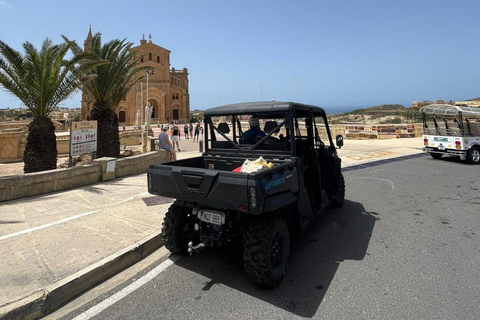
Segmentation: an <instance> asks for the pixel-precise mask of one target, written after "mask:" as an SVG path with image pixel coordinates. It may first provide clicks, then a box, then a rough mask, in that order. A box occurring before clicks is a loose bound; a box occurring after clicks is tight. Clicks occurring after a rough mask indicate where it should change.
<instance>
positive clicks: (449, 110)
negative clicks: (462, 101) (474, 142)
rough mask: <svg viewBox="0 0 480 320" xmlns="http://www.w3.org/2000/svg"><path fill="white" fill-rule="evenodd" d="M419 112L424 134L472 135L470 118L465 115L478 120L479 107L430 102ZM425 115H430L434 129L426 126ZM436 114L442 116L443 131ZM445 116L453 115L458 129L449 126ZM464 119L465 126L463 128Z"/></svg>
mask: <svg viewBox="0 0 480 320" xmlns="http://www.w3.org/2000/svg"><path fill="white" fill-rule="evenodd" d="M420 112H421V113H422V120H423V130H424V132H425V133H426V134H437V135H442V134H446V135H449V134H454V135H457V134H460V135H472V134H474V132H473V130H472V129H471V126H470V120H469V119H468V118H467V117H469V118H475V119H477V121H480V108H471V107H464V106H453V105H449V104H431V105H428V106H425V107H422V108H420ZM427 115H431V116H432V121H433V124H434V126H435V129H434V130H430V129H429V128H428V124H427ZM436 116H437V117H442V120H443V122H444V123H445V132H442V129H441V128H440V127H439V126H438V123H437V120H436V119H435V117H436ZM446 117H454V119H453V121H454V122H455V123H456V124H457V127H458V129H456V128H449V126H448V123H447V118H446ZM464 120H465V123H466V125H467V128H464V124H463V121H464Z"/></svg>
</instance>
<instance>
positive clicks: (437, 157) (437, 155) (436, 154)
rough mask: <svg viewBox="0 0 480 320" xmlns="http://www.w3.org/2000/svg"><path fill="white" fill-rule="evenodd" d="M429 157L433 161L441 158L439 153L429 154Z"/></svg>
mask: <svg viewBox="0 0 480 320" xmlns="http://www.w3.org/2000/svg"><path fill="white" fill-rule="evenodd" d="M430 155H431V156H432V158H433V159H440V158H441V157H442V156H443V154H441V153H430Z"/></svg>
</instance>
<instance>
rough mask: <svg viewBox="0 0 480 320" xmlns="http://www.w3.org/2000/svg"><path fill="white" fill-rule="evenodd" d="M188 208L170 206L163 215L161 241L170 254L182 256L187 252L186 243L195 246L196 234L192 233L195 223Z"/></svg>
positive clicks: (175, 205)
mask: <svg viewBox="0 0 480 320" xmlns="http://www.w3.org/2000/svg"><path fill="white" fill-rule="evenodd" d="M196 219H197V218H196V217H195V216H194V215H193V213H192V210H191V209H190V208H186V207H182V206H179V205H177V204H172V205H171V206H170V208H168V212H167V213H166V214H165V218H164V219H163V225H162V239H163V242H164V244H165V247H166V248H167V249H168V250H169V251H170V252H172V253H176V254H181V255H184V254H186V253H187V252H188V242H190V241H193V242H194V244H197V243H196V241H197V240H198V234H196V233H195V232H194V229H193V223H194V222H195V221H196Z"/></svg>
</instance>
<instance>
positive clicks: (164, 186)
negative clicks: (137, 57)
mask: <svg viewBox="0 0 480 320" xmlns="http://www.w3.org/2000/svg"><path fill="white" fill-rule="evenodd" d="M250 117H255V118H257V119H259V123H260V128H261V129H263V131H264V132H265V136H264V137H260V136H258V137H257V138H256V139H255V140H254V141H253V142H252V141H246V139H244V132H245V131H246V130H248V129H249V126H248V119H249V118H250ZM204 142H205V152H204V153H203V154H202V156H201V157H196V158H190V159H185V160H178V161H172V162H167V163H163V164H156V165H152V166H150V168H149V170H148V175H147V179H148V191H149V192H150V193H152V194H156V195H161V196H165V197H171V198H174V199H176V201H175V203H174V204H172V206H171V207H170V208H169V210H168V212H167V213H166V216H165V219H164V222H163V227H162V234H163V240H164V242H165V246H166V248H167V249H168V250H170V251H171V252H172V253H177V254H186V253H190V254H192V253H193V252H198V251H200V250H202V249H203V248H205V247H209V246H213V245H217V246H221V247H225V246H241V247H242V248H243V264H244V269H245V271H246V273H247V275H248V276H249V278H250V279H251V280H252V281H253V282H254V283H255V284H257V285H259V286H261V287H274V286H276V285H278V284H279V283H280V281H281V280H282V278H283V277H284V275H285V271H286V263H287V258H288V255H289V250H290V235H291V234H294V233H299V232H301V231H302V230H303V229H304V228H305V227H306V226H307V225H308V223H309V222H310V221H311V220H312V219H314V218H315V216H317V215H319V214H320V213H321V212H322V210H323V209H325V208H326V207H327V206H328V205H329V204H330V205H333V206H335V207H339V206H341V205H342V204H343V201H344V197H345V181H344V178H343V175H342V172H341V159H340V158H339V157H338V155H337V150H336V146H335V144H334V143H333V141H332V137H331V133H330V128H329V126H328V122H327V118H326V115H325V111H324V110H323V109H322V108H319V107H315V106H311V105H304V104H300V103H295V102H254V103H241V104H231V105H226V106H221V107H216V108H211V109H208V110H206V111H205V133H204ZM336 144H337V147H341V146H342V145H343V137H342V136H341V135H338V136H337V137H336ZM260 157H262V158H263V159H264V160H265V162H268V163H271V164H270V167H265V169H263V170H260V171H258V172H252V173H242V172H238V171H239V169H240V167H241V166H242V164H244V162H245V160H246V159H248V160H255V159H259V158H260Z"/></svg>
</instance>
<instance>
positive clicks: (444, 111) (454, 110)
mask: <svg viewBox="0 0 480 320" xmlns="http://www.w3.org/2000/svg"><path fill="white" fill-rule="evenodd" d="M420 112H422V113H425V114H433V115H440V116H456V115H458V113H459V112H462V114H463V115H464V116H470V117H479V118H480V108H471V107H463V106H452V105H451V104H430V105H428V106H425V107H422V108H421V109H420Z"/></svg>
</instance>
